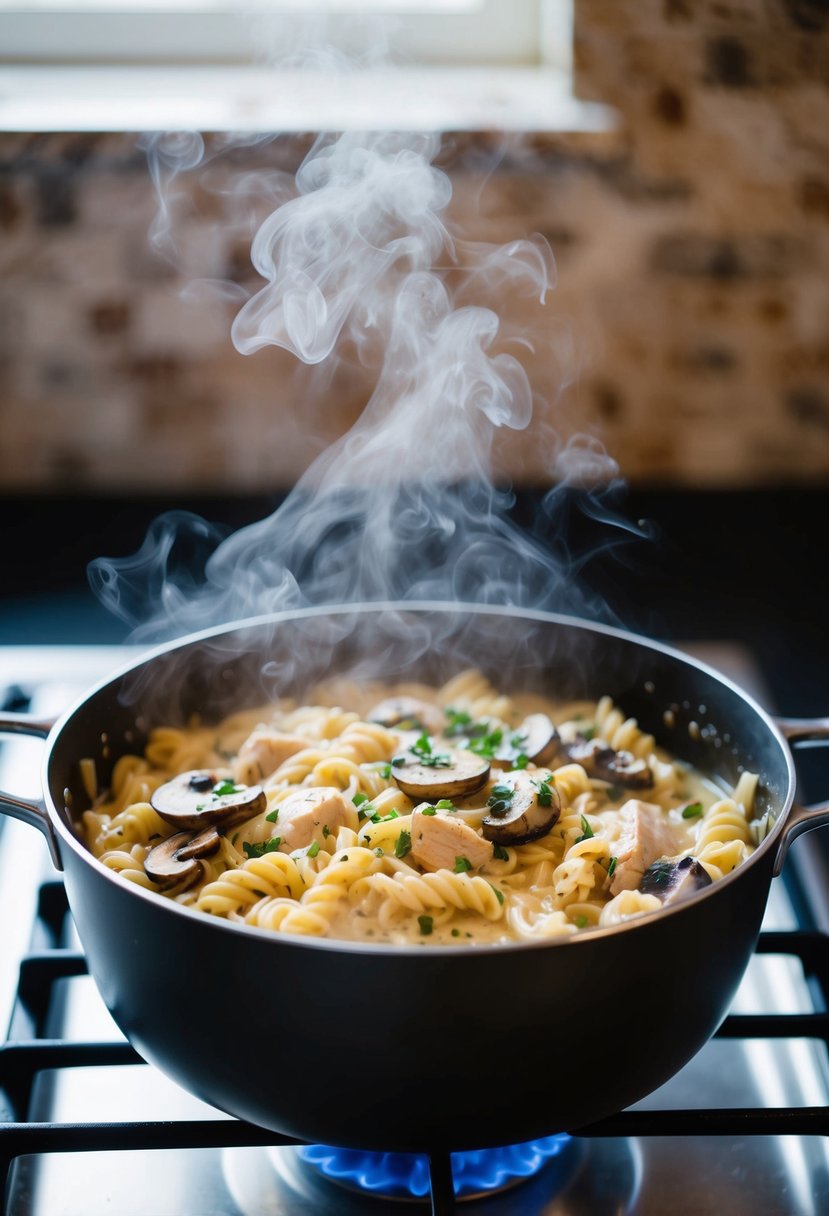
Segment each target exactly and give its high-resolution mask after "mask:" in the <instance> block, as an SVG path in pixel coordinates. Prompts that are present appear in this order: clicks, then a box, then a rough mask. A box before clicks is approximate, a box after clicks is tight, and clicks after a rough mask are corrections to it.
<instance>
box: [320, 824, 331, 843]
mask: <svg viewBox="0 0 829 1216" xmlns="http://www.w3.org/2000/svg"><path fill="white" fill-rule="evenodd" d="M322 835H323V839H324V840H327V839H328V837H329V836H330V835H331V829H330V827H329V826H328V824H327V823H324V824H323V825H322Z"/></svg>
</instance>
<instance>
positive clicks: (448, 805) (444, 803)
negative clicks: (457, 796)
mask: <svg viewBox="0 0 829 1216" xmlns="http://www.w3.org/2000/svg"><path fill="white" fill-rule="evenodd" d="M435 809H436V810H438V811H456V810H457V809H458V808H457V807H456V806H455V804H454V802H453V801H452V799H451V798H441V799H440V801H439V802H436V803H435Z"/></svg>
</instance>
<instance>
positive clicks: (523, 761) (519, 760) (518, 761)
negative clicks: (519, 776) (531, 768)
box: [512, 752, 530, 769]
mask: <svg viewBox="0 0 829 1216" xmlns="http://www.w3.org/2000/svg"><path fill="white" fill-rule="evenodd" d="M529 762H530V758H529V756H525V755H524V753H523V752H519V753H518V755H517V756H516V757H515V759H514V760H513V762H512V767H513V768H518V769H521V768H526V767H527V765H528V764H529Z"/></svg>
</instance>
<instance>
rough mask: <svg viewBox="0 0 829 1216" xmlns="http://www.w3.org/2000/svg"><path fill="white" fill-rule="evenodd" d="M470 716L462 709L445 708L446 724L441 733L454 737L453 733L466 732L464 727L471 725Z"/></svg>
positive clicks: (461, 733)
mask: <svg viewBox="0 0 829 1216" xmlns="http://www.w3.org/2000/svg"><path fill="white" fill-rule="evenodd" d="M472 725H473V722H472V718H471V717H470V715H469V714H468V713H467V712H466V710H464V709H447V710H446V726H445V728H444V731H443V733H444V734H445V735H446V736H447V737H448V738H450V739H451V738H454V736H455V735H464V734H466V727H467V726H472Z"/></svg>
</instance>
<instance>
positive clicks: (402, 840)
mask: <svg viewBox="0 0 829 1216" xmlns="http://www.w3.org/2000/svg"><path fill="white" fill-rule="evenodd" d="M411 850H412V837H411V833H410V832H407V831H406V830H405V828H404V830H403V831H402V832H401V833H400V835H399V836H398V837H397V840H396V841H395V842H394V855H395V857H405V856H406V854H407V853H410V852H411Z"/></svg>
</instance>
